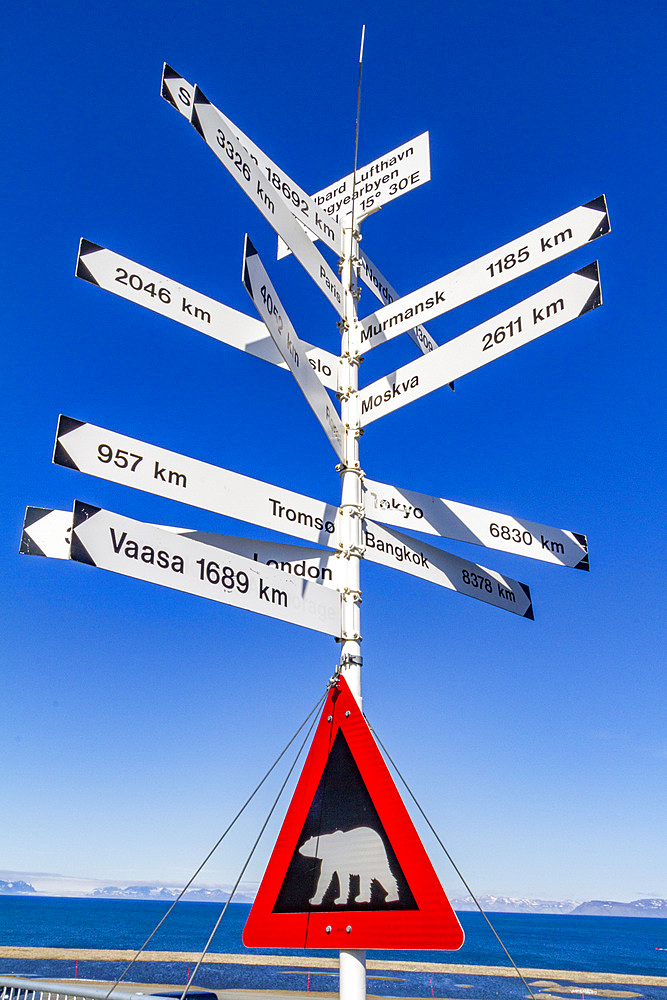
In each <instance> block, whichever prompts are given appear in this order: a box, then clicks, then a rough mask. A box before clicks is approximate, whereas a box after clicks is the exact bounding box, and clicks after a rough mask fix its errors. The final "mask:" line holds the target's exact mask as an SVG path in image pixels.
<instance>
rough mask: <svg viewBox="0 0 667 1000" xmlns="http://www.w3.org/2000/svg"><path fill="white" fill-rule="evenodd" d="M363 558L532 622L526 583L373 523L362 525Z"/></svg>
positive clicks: (531, 606) (368, 522) (531, 607)
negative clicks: (364, 549) (529, 619)
mask: <svg viewBox="0 0 667 1000" xmlns="http://www.w3.org/2000/svg"><path fill="white" fill-rule="evenodd" d="M363 539H364V545H365V547H366V551H365V558H366V559H370V560H371V561H372V562H377V563H381V564H382V565H383V566H391V567H392V569H400V570H403V572H404V573H410V575H411V576H417V577H419V578H420V579H422V580H428V581H429V583H435V584H437V585H438V586H440V587H446V588H447V589H448V590H455V591H456V592H457V593H458V594H465V595H466V596H467V597H474V598H475V599H476V600H478V601H484V603H485V604H493V605H494V606H495V607H497V608H502V609H503V610H504V611H511V612H512V613H513V614H515V615H521V616H522V617H523V618H533V605H532V602H531V599H530V591H529V589H528V587H527V586H526V584H525V583H519V582H518V581H517V580H513V579H512V578H511V577H508V576H503V575H501V574H500V573H496V571H495V570H492V569H486V567H484V566H478V565H477V563H474V562H469V561H468V560H467V559H461V558H460V557H459V556H454V555H451V554H450V553H449V552H444V551H443V550H442V549H437V548H436V547H435V546H434V545H428V544H427V543H426V542H421V541H417V540H416V539H414V538H409V537H408V536H407V535H403V534H401V532H399V531H392V530H391V528H385V527H383V526H382V525H379V524H375V523H374V522H373V521H369V520H366V521H365V522H364V532H363Z"/></svg>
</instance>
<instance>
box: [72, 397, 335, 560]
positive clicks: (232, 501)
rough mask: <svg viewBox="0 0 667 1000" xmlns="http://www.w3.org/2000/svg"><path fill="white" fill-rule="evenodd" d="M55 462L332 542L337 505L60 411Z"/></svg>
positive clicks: (295, 534) (279, 529) (207, 507)
mask: <svg viewBox="0 0 667 1000" xmlns="http://www.w3.org/2000/svg"><path fill="white" fill-rule="evenodd" d="M53 461H54V462H55V464H56V465H64V466H66V467H68V468H70V469H77V470H79V471H80V472H86V473H88V475H91V476H97V477H98V478H100V479H106V480H109V481H110V482H112V483H121V484H122V485H124V486H132V487H134V489H138V490H143V491H144V492H146V493H152V494H154V495H155V496H161V497H169V499H171V500H177V501H179V502H180V503H185V504H189V505H190V506H192V507H200V508H201V509H202V510H209V511H213V512H214V513H216V514H225V515H226V516H228V517H233V518H236V519H237V520H239V521H249V522H250V523H251V524H258V525H261V526H262V527H264V528H272V529H273V530H274V531H280V532H283V533H284V534H288V535H294V536H296V537H297V538H303V539H305V540H306V541H308V542H318V543H320V544H322V545H327V546H329V547H331V548H336V544H337V535H336V530H337V529H336V517H337V515H338V505H337V504H336V505H334V504H326V503H324V502H323V501H321V500H313V499H312V498H311V497H306V496H303V495H302V494H300V493H294V492H293V491H292V490H285V489H282V487H280V486H272V485H271V484H270V483H263V482H261V481H260V480H259V479H252V478H251V477H250V476H243V475H241V474H239V473H238V472H231V471H230V470H229V469H221V468H219V467H218V466H216V465H209V464H208V462H200V461H198V460H197V459H196V458H188V457H186V456H185V455H179V454H178V453H177V452H174V451H168V450H167V449H166V448H158V447H156V446H155V445H151V444H146V442H144V441H138V440H137V439H136V438H131V437H127V436H126V435H125V434H117V433H116V432H115V431H109V430H105V429H104V428H103V427H96V426H95V425H94V424H88V423H83V421H81V420H74V419H73V418H72V417H64V416H61V417H60V420H59V422H58V432H57V435H56V446H55V451H54V455H53Z"/></svg>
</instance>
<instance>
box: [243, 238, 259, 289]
mask: <svg viewBox="0 0 667 1000" xmlns="http://www.w3.org/2000/svg"><path fill="white" fill-rule="evenodd" d="M256 256H257V251H256V249H255V247H254V246H253V245H252V243H251V241H250V237H249V236H248V234H247V233H246V234H245V242H244V244H243V284H244V285H245V287H246V290H247V292H248V294H249V295H250V298H251V299H252V298H253V294H252V284H251V281H250V272H249V271H248V258H249V257H256ZM253 301H254V299H253Z"/></svg>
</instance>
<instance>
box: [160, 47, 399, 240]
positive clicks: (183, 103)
mask: <svg viewBox="0 0 667 1000" xmlns="http://www.w3.org/2000/svg"><path fill="white" fill-rule="evenodd" d="M196 89H197V90H198V89H199V88H195V86H194V85H193V84H192V83H188V81H187V80H185V79H184V78H183V77H182V76H179V75H178V73H177V72H176V70H175V69H172V68H171V66H168V65H167V63H165V64H164V66H163V70H162V96H163V97H164V99H165V100H166V101H168V102H169V103H170V104H172V105H173V106H174V107H175V108H176V110H177V111H180V113H181V114H182V115H183V116H184V117H185V118H187V119H188V120H189V121H190V120H191V115H192V110H191V109H192V105H193V104H194V100H195V90H196ZM199 93H200V95H201V91H199ZM202 96H203V95H202ZM209 103H210V102H209ZM211 107H212V108H215V111H216V112H217V114H218V115H219V117H220V119H221V121H223V122H224V123H225V124H226V126H227V128H228V129H229V131H230V132H232V133H233V134H234V136H235V137H236V139H237V140H238V142H240V143H241V146H243V148H244V149H245V151H246V152H247V153H249V155H250V157H251V159H252V160H253V162H254V163H255V165H256V166H258V167H259V168H260V170H261V172H262V173H263V174H265V175H266V178H267V180H268V181H269V183H270V184H271V185H272V187H273V189H274V190H275V191H276V192H278V194H279V196H281V197H282V198H283V200H284V203H285V204H286V205H287V207H288V208H289V209H290V211H291V212H292V215H294V217H295V218H296V219H298V220H299V221H300V222H301V224H302V225H303V227H304V232H305V233H309V234H312V235H311V236H310V239H311V241H312V242H314V241H315V240H316V239H321V240H322V241H323V242H324V243H326V244H327V245H328V246H329V247H331V249H332V250H334V251H335V252H336V253H340V251H341V248H342V245H343V237H342V231H341V227H340V225H339V224H338V222H337V221H336V220H335V219H333V218H331V216H330V214H329V213H326V214H327V215H328V216H329V217H328V218H325V213H324V212H322V211H319V209H318V207H317V205H316V204H315V202H314V201H313V199H312V198H311V197H310V195H308V194H306V192H305V191H304V190H303V188H301V187H299V185H298V184H297V183H296V181H293V180H292V178H291V177H288V175H287V174H286V173H285V171H284V170H283V169H282V167H279V166H278V165H277V164H276V163H274V162H273V160H272V159H271V158H270V157H269V156H267V155H266V153H265V152H264V150H262V149H260V148H259V146H258V145H257V144H256V143H254V142H253V141H252V139H250V138H249V136H247V135H245V134H244V133H243V132H242V131H241V129H240V128H239V127H238V125H235V124H234V122H233V121H232V120H231V119H230V118H228V117H227V115H225V114H223V113H222V111H221V110H220V108H216V107H215V105H211ZM193 124H194V122H193ZM415 141H416V140H415ZM402 193H403V192H402V191H401V194H402ZM278 240H279V241H280V242H281V244H282V245H285V246H286V244H285V243H284V241H282V240H281V238H280V236H278ZM289 252H290V251H289V248H287V253H289Z"/></svg>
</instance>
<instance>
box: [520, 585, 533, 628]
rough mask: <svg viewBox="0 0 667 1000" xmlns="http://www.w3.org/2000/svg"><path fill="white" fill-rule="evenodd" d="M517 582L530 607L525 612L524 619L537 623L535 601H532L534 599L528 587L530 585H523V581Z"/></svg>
mask: <svg viewBox="0 0 667 1000" xmlns="http://www.w3.org/2000/svg"><path fill="white" fill-rule="evenodd" d="M517 582H518V583H519V586H520V587H521V589H522V590H523V592H524V594H525V595H526V597H527V598H528V607H527V608H526V610H525V611H524V613H523V617H524V618H530V620H531V622H534V621H535V615H534V613H533V601H532V598H531V596H530V588H529V587H528V584H526V583H521V581H517Z"/></svg>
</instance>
